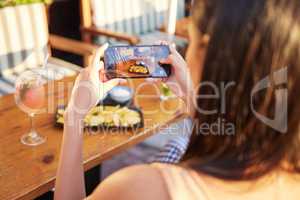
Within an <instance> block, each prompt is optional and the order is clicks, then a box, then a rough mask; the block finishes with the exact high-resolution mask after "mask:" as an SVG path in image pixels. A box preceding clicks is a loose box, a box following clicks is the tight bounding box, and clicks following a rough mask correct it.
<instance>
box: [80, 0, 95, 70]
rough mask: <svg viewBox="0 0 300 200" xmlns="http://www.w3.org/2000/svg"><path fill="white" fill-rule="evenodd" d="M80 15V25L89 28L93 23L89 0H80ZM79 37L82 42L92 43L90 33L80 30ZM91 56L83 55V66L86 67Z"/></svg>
mask: <svg viewBox="0 0 300 200" xmlns="http://www.w3.org/2000/svg"><path fill="white" fill-rule="evenodd" d="M80 17H81V27H83V28H89V27H91V26H92V25H93V22H92V10H91V3H90V0H80ZM81 38H82V40H83V41H84V42H87V43H90V44H92V42H93V41H92V37H91V34H88V33H84V32H81ZM90 60H91V56H90V55H86V56H84V57H83V66H84V67H87V66H88V65H89V64H90Z"/></svg>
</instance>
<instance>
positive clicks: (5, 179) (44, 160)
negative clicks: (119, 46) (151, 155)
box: [0, 78, 183, 200]
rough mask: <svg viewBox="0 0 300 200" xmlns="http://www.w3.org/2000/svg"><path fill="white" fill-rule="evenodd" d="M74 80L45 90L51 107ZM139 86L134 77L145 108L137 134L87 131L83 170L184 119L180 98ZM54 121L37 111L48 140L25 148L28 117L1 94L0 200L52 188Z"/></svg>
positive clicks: (56, 146) (56, 141) (58, 133)
mask: <svg viewBox="0 0 300 200" xmlns="http://www.w3.org/2000/svg"><path fill="white" fill-rule="evenodd" d="M73 79H74V78H68V79H64V80H62V81H57V82H55V83H53V88H54V92H49V96H50V97H53V103H50V104H49V105H52V106H50V109H49V111H51V107H52V109H53V108H55V107H56V105H57V104H58V103H62V102H63V101H65V100H66V99H67V98H68V94H69V92H70V89H68V88H67V89H66V87H65V88H62V85H64V86H66V84H68V83H69V84H70V83H71V84H70V85H72V82H73ZM140 84H141V80H140V81H134V83H133V85H134V86H133V87H135V88H137V86H138V85H139V86H141V88H140V89H137V90H136V95H135V102H136V103H137V104H138V105H139V106H140V107H141V109H142V110H143V111H144V112H145V114H144V118H145V127H144V128H141V129H139V130H138V132H136V133H133V132H126V133H122V134H121V133H115V134H105V133H100V134H97V135H88V134H86V135H85V137H84V152H83V154H84V168H85V170H88V169H91V168H93V167H94V166H97V165H99V164H100V163H101V162H102V161H103V160H105V159H107V158H110V157H112V156H113V155H116V154H118V153H120V152H121V151H124V150H125V149H127V148H129V147H131V146H133V145H135V144H137V143H139V142H141V141H143V140H144V139H146V138H147V137H149V136H150V135H151V134H153V133H154V132H155V131H156V130H157V129H159V128H160V127H161V126H163V125H166V124H169V123H170V122H173V121H175V120H177V119H179V118H182V117H183V114H182V113H183V112H182V108H183V104H182V102H181V101H180V100H178V99H173V100H168V101H166V102H163V103H162V102H161V101H160V100H159V98H158V97H157V95H156V96H155V95H153V94H155V93H157V92H156V90H155V89H154V87H153V86H151V85H149V84H148V85H147V84H146V85H144V86H142V85H140ZM59 88H60V89H59ZM141 95H144V96H141ZM149 95H150V96H149ZM65 102H66V101H65ZM154 110H155V111H154ZM150 111H151V112H150ZM53 124H54V114H53V113H50V114H40V115H38V116H37V117H36V119H35V125H36V127H37V130H38V132H39V133H40V134H41V135H43V136H45V137H46V138H47V141H46V143H44V144H42V145H40V146H36V147H29V146H25V145H23V144H21V143H20V137H21V135H22V134H24V133H26V132H27V131H29V125H30V123H29V119H28V117H27V116H26V114H25V113H23V112H22V111H21V110H20V109H19V108H18V107H17V106H16V105H15V101H14V96H13V95H8V96H4V97H2V98H0V199H1V200H6V199H9V200H11V199H33V198H35V197H38V196H39V195H41V194H43V193H45V192H47V191H50V190H51V189H52V188H53V186H54V181H55V175H56V169H57V165H58V160H59V152H60V145H61V140H62V133H63V131H62V129H59V128H55V127H54V125H53ZM70 156H72V155H70Z"/></svg>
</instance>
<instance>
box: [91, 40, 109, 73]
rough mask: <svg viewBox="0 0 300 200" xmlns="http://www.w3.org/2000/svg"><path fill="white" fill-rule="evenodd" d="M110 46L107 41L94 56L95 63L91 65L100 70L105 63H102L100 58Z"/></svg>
mask: <svg viewBox="0 0 300 200" xmlns="http://www.w3.org/2000/svg"><path fill="white" fill-rule="evenodd" d="M107 47H108V43H105V44H104V45H102V46H101V47H100V48H98V49H97V51H96V53H95V55H94V57H93V63H92V65H91V67H92V68H96V70H97V71H99V70H100V69H102V68H103V67H104V65H100V59H101V56H103V55H104V52H105V50H106V49H107Z"/></svg>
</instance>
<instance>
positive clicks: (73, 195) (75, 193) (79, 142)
mask: <svg viewBox="0 0 300 200" xmlns="http://www.w3.org/2000/svg"><path fill="white" fill-rule="evenodd" d="M82 146H83V127H82V126H81V122H80V120H79V118H77V117H76V116H72V112H67V113H66V114H65V126H64V135H63V141H62V147H61V154H60V160H59V166H58V171H57V179H56V183H55V195H54V199H56V200H77V199H83V198H84V197H85V187H84V170H83V156H82Z"/></svg>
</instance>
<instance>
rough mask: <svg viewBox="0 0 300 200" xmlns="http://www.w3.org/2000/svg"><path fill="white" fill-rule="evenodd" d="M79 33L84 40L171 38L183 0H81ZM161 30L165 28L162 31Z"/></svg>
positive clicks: (182, 10) (133, 41) (181, 44)
mask: <svg viewBox="0 0 300 200" xmlns="http://www.w3.org/2000/svg"><path fill="white" fill-rule="evenodd" d="M80 2H81V33H82V40H83V41H85V42H87V43H96V44H99V43H100V44H103V43H104V42H107V41H108V42H109V43H112V44H114V45H117V44H131V45H136V44H153V43H154V42H155V41H157V40H168V41H170V40H171V41H173V42H175V43H176V44H177V46H179V47H185V46H186V44H187V40H186V39H185V38H182V37H175V36H174V33H175V24H176V19H181V18H183V17H184V13H185V1H184V0H122V1H120V0H81V1H80ZM162 30H165V31H164V32H163V31H162Z"/></svg>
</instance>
